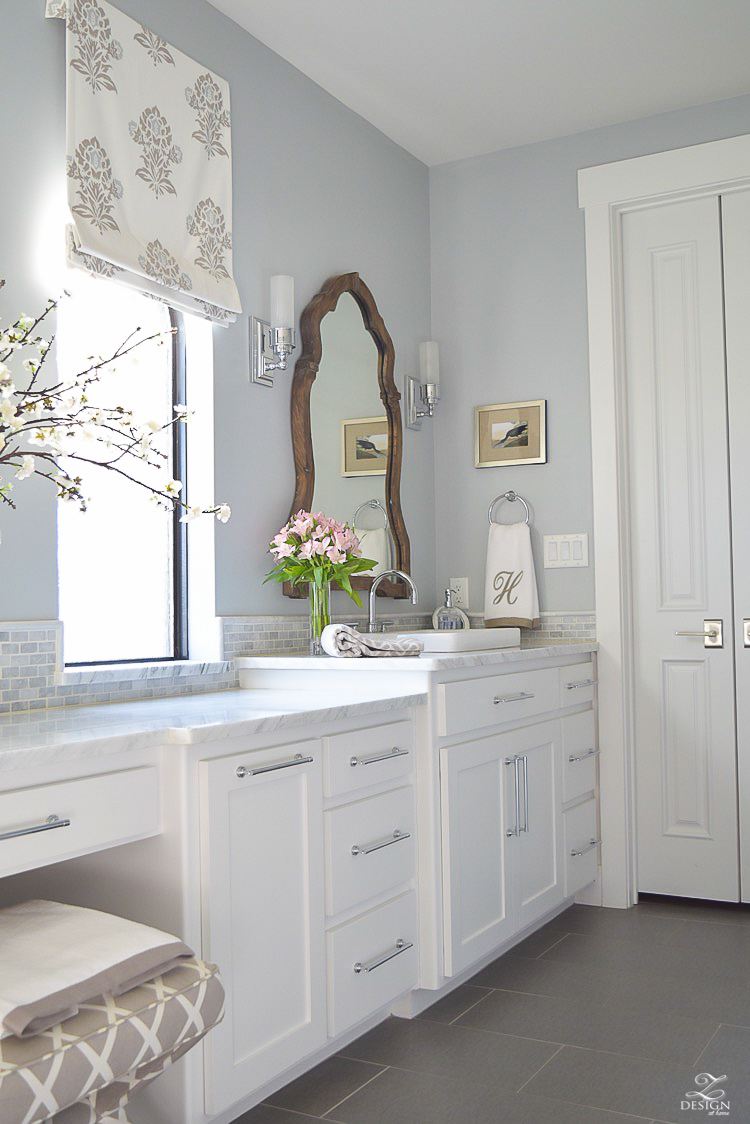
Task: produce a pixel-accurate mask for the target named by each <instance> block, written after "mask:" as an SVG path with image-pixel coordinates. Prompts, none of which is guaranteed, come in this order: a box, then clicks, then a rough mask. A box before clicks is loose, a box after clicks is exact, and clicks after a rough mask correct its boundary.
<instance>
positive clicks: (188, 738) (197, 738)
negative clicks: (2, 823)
mask: <svg viewBox="0 0 750 1124" xmlns="http://www.w3.org/2000/svg"><path fill="white" fill-rule="evenodd" d="M372 662H377V661H372ZM426 700H427V696H426V694H423V693H414V692H409V690H408V688H405V690H404V693H403V694H400V695H393V697H389V698H375V697H373V693H372V691H367V692H365V691H361V692H360V691H357V690H356V688H355V689H352V687H351V686H350V685H348V684H347V687H346V689H343V688H339V689H330V688H326V689H324V690H322V691H321V690H315V691H310V690H300V689H297V688H294V689H284V690H281V689H252V690H242V689H239V690H229V691H215V692H211V693H206V694H197V695H183V696H176V697H170V698H163V699H142V700H139V701H136V702H124V703H102V704H100V705H98V706H71V707H56V708H54V709H50V710H47V711H41V712H40V711H38V710H34V711H24V712H22V713H19V714H10V715H3V716H1V717H0V770H9V769H15V768H24V769H25V768H28V767H34V766H35V765H40V764H47V763H49V762H52V761H54V762H60V761H65V760H71V761H73V760H81V759H83V758H96V757H103V756H108V755H110V754H118V753H123V752H126V751H128V750H133V749H143V748H148V747H149V746H159V745H165V744H167V745H169V744H176V745H185V744H196V743H201V742H208V741H211V742H215V741H218V740H220V739H222V738H230V737H237V736H238V735H243V734H262V733H272V732H274V731H276V730H285V729H299V728H305V729H308V728H309V727H310V724H311V723H312V722H314V723H319V722H320V723H322V722H326V721H338V720H343V719H346V718H358V717H361V716H366V715H368V714H376V713H382V712H383V711H388V710H393V711H402V710H405V709H407V708H408V707H410V706H413V705H415V704H422V703H424V702H426ZM0 788H2V784H1V783H0Z"/></svg>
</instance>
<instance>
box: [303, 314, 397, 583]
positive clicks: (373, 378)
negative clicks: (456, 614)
mask: <svg viewBox="0 0 750 1124" xmlns="http://www.w3.org/2000/svg"><path fill="white" fill-rule="evenodd" d="M320 339H321V345H322V353H323V354H322V358H321V361H320V368H319V370H318V374H317V377H316V379H315V385H314V387H313V389H312V391H311V394H310V428H311V431H312V444H313V457H314V459H315V488H314V492H313V501H312V506H313V510H314V511H324V512H325V513H326V514H327V515H332V516H333V518H335V519H339V520H341V521H342V522H346V523H349V524H350V525H351V526H352V527H354V528H355V530H356V532H357V536H358V537H359V539H360V542H361V545H362V553H363V555H364V556H365V557H366V558H374V559H375V560H376V562H377V563H378V564H377V566H376V567H374V569H373V570H372V571H370V575H371V576H372V577H375V576H376V575H377V574H379V573H382V571H383V570H387V569H389V568H390V566H391V561H392V555H393V551H392V549H391V543H390V535H389V534H388V532H387V528H386V523H387V514H386V506H385V472H386V464H387V457H388V419H387V417H386V413H385V406H384V405H383V402H382V399H381V397H380V390H379V387H378V349H377V347H376V346H375V342H374V340H373V338H372V336H371V335H370V334H369V332H367V331H365V327H364V324H363V322H362V313H361V312H360V310H359V306H358V305H357V302H356V301H355V300H354V298H353V297H352V296H351V295H350V294H349V293H343V294H342V295H341V297H340V298H339V302H338V304H337V305H336V308H335V309H334V310H333V312H329V313H328V315H327V316H325V317H324V318H323V320H322V321H321V325H320Z"/></svg>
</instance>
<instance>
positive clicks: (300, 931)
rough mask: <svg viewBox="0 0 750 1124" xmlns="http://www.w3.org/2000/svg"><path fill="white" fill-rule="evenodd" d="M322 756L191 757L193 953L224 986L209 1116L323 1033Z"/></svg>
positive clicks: (309, 744) (213, 1045)
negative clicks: (197, 892) (196, 867)
mask: <svg viewBox="0 0 750 1124" xmlns="http://www.w3.org/2000/svg"><path fill="white" fill-rule="evenodd" d="M320 756H321V747H320V743H319V742H317V741H303V742H298V743H295V744H291V745H283V746H277V747H275V748H273V749H265V750H260V751H256V752H248V753H244V754H237V755H235V756H232V757H222V758H217V759H215V760H211V761H204V762H202V763H201V765H200V780H201V844H202V886H201V898H202V902H203V916H204V948H203V955H204V956H205V957H206V958H207V959H209V960H212V961H214V962H215V963H217V964H218V965H219V969H220V972H221V975H222V977H223V979H224V983H225V985H226V991H227V1012H226V1016H225V1018H224V1021H223V1022H222V1023H221V1024H220V1025H219V1026H218V1027H216V1028H215V1029H214V1030H213V1031H212V1032H211V1034H210V1035H209V1036H208V1038H207V1040H206V1058H207V1065H206V1111H207V1113H209V1114H211V1113H218V1112H220V1111H222V1110H223V1109H225V1108H228V1107H229V1106H230V1105H232V1104H234V1103H235V1102H236V1101H238V1100H240V1099H241V1098H243V1097H246V1096H247V1095H248V1094H250V1093H251V1092H252V1091H253V1090H254V1089H255V1088H257V1087H258V1086H260V1085H262V1084H263V1083H264V1082H266V1081H269V1080H270V1079H272V1078H273V1077H274V1076H275V1075H276V1074H278V1073H280V1072H282V1071H283V1070H284V1069H286V1068H287V1067H288V1066H290V1065H292V1064H293V1063H295V1062H296V1061H298V1060H299V1059H300V1058H302V1057H304V1056H305V1055H306V1054H308V1053H309V1052H310V1051H311V1050H314V1049H316V1048H318V1047H319V1046H321V1045H323V1043H324V1042H325V1039H326V1015H325V1001H326V1000H325V949H324V900H323V866H324V861H323V822H322V781H321V776H322V773H321V761H320Z"/></svg>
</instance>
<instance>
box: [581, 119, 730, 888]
mask: <svg viewBox="0 0 750 1124" xmlns="http://www.w3.org/2000/svg"><path fill="white" fill-rule="evenodd" d="M578 183H579V203H580V205H581V207H582V208H584V211H585V227H586V276H587V291H588V320H589V377H590V401H591V423H592V463H593V491H594V522H595V527H596V543H597V555H598V558H599V560H600V564H599V565H598V566H597V567H596V575H595V604H596V619H597V638H598V642H599V660H598V663H599V724H600V741H601V744H602V746H606V750H607V752H606V754H604V753H603V754H602V759H601V776H600V800H601V814H602V823H603V825H604V826H605V828H606V832H607V840H608V846H607V848H606V849H603V853H602V894H603V904H604V905H609V906H619V907H625V906H628V905H630V904H632V903H633V902H634V901H635V900H636V884H635V869H636V863H635V824H634V801H633V771H634V770H633V760H634V733H633V725H634V694H633V659H632V657H633V650H632V649H633V638H632V615H631V605H632V590H631V587H630V582H629V575H628V567H627V560H628V557H629V552H630V531H629V514H630V510H629V496H628V481H627V458H626V442H625V411H624V370H625V366H624V348H623V299H622V280H621V279H622V236H621V235H622V218H623V215H624V214H625V213H627V212H628V211H630V210H634V209H637V208H638V207H641V206H644V205H649V204H655V203H657V202H659V201H664V202H666V201H669V200H674V199H678V198H687V197H690V196H702V195H719V194H724V195H726V194H729V193H731V192H733V191H737V190H739V189H744V188H746V187H748V186H750V137H747V136H744V137H732V138H730V139H728V140H722V141H714V142H710V143H708V144H702V145H695V146H692V147H690V148H685V149H677V150H675V151H672V152H665V153H656V154H654V155H650V156H643V157H637V158H635V159H632V160H625V161H620V162H618V163H616V164H608V165H603V166H601V167H599V168H586V169H581V171H579V174H578ZM746 354H747V349H746ZM731 403H732V391H731V387H730V404H731ZM745 416H746V415H745ZM739 423H740V419H739V418H734V417H732V418H731V419H730V427H731V426H733V425H738V424H739ZM749 651H750V650H749ZM744 654H745V655H747V654H748V652H744ZM746 674H747V671H746V669H743V675H746ZM740 693H741V694H744V695H745V699H744V700H743V704H744V705H745V706H747V701H746V696H747V691H744V692H742V691H741V692H740Z"/></svg>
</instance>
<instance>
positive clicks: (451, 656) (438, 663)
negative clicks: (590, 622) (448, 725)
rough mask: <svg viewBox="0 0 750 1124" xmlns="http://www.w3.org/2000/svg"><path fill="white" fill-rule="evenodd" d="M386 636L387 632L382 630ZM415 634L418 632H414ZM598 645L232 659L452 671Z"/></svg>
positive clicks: (292, 666)
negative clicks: (381, 655)
mask: <svg viewBox="0 0 750 1124" xmlns="http://www.w3.org/2000/svg"><path fill="white" fill-rule="evenodd" d="M385 635H386V636H387V634H385ZM414 635H415V636H416V635H418V633H414ZM597 649H598V644H597V643H596V642H595V641H586V642H581V643H571V642H570V641H568V642H567V643H561V644H548V645H545V646H544V647H539V648H490V649H486V650H484V651H481V652H441V653H438V652H429V653H425V652H422V654H421V655H419V656H387V657H385V658H383V657H376V658H374V659H364V658H351V657H346V656H340V657H331V656H306V655H299V654H292V653H290V654H284V653H283V652H267V653H265V654H264V653H261V652H259V653H258V655H256V656H240V657H238V659H236V660H235V664H236V666H237V667H238V668H239V670H240V671H243V670H252V669H253V668H255V669H258V670H263V669H266V670H274V671H280V670H282V669H286V670H287V671H344V672H346V673H353V674H355V675H356V674H357V673H359V672H363V671H381V672H390V671H394V670H397V669H398V670H402V669H403V670H404V671H454V670H461V669H462V668H471V667H494V666H497V665H500V664H506V665H507V664H524V663H530V662H531V661H533V660H541V659H547V658H548V657H550V656H575V655H582V656H583V655H589V654H590V653H591V652H595V651H597Z"/></svg>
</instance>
